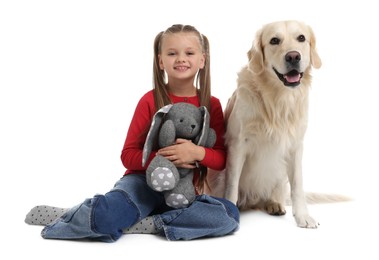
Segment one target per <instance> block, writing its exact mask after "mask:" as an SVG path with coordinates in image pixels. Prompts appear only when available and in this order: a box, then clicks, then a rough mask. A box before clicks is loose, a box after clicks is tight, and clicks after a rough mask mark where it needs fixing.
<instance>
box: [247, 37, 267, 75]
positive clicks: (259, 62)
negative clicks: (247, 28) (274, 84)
mask: <svg viewBox="0 0 379 260" xmlns="http://www.w3.org/2000/svg"><path fill="white" fill-rule="evenodd" d="M247 57H248V59H249V65H248V69H249V70H251V71H252V72H254V73H255V74H260V73H262V72H263V70H264V56H263V48H262V30H259V31H258V32H257V34H256V35H255V40H254V42H253V46H252V47H251V49H250V50H249V51H248V52H247Z"/></svg>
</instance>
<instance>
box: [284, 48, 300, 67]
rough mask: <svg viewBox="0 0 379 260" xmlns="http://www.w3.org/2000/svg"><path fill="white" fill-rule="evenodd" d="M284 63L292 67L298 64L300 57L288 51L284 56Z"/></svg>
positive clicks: (297, 53)
mask: <svg viewBox="0 0 379 260" xmlns="http://www.w3.org/2000/svg"><path fill="white" fill-rule="evenodd" d="M285 59H286V62H287V63H289V64H292V65H295V64H298V63H299V62H300V60H301V55H300V53H299V52H297V51H290V52H288V53H287V54H286V56H285Z"/></svg>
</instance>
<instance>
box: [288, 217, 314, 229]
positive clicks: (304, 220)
mask: <svg viewBox="0 0 379 260" xmlns="http://www.w3.org/2000/svg"><path fill="white" fill-rule="evenodd" d="M294 217H295V220H296V223H297V226H298V227H302V228H317V227H318V226H319V225H320V224H319V223H318V222H317V221H316V220H314V219H313V218H312V217H311V216H309V215H294Z"/></svg>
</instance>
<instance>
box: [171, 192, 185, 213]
mask: <svg viewBox="0 0 379 260" xmlns="http://www.w3.org/2000/svg"><path fill="white" fill-rule="evenodd" d="M166 204H167V205H169V206H170V207H172V208H176V209H180V208H186V207H188V205H189V201H188V199H187V198H186V197H185V196H184V195H183V194H176V193H173V194H170V195H169V196H167V197H166Z"/></svg>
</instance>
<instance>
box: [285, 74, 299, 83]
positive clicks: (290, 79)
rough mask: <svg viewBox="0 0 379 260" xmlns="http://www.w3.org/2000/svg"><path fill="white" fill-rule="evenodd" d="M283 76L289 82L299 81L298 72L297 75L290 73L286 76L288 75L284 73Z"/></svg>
mask: <svg viewBox="0 0 379 260" xmlns="http://www.w3.org/2000/svg"><path fill="white" fill-rule="evenodd" d="M284 78H285V79H286V80H287V82H289V83H295V82H299V81H300V74H297V75H291V76H288V75H285V76H284Z"/></svg>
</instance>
